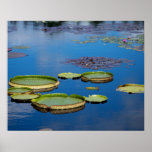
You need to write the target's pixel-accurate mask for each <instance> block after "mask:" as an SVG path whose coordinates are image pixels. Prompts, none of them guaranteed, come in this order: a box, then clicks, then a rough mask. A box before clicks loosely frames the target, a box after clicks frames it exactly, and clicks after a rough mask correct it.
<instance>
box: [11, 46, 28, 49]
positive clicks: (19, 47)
mask: <svg viewBox="0 0 152 152" xmlns="http://www.w3.org/2000/svg"><path fill="white" fill-rule="evenodd" d="M13 48H14V49H28V48H29V47H28V46H14V47H13Z"/></svg>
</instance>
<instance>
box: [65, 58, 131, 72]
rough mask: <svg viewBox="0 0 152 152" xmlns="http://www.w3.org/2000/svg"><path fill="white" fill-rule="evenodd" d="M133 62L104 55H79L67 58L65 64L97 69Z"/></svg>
mask: <svg viewBox="0 0 152 152" xmlns="http://www.w3.org/2000/svg"><path fill="white" fill-rule="evenodd" d="M130 62H133V61H131V60H128V59H115V58H106V57H81V58H79V59H68V60H67V61H65V62H64V63H65V64H69V63H71V64H73V65H76V66H79V67H81V68H88V69H93V70H98V69H111V68H113V67H119V66H121V64H123V63H125V64H128V63H130Z"/></svg>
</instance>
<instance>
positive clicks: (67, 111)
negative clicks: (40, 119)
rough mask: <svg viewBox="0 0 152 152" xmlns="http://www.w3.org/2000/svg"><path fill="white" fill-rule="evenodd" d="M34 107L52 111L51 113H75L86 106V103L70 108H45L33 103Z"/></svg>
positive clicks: (44, 111) (42, 110)
mask: <svg viewBox="0 0 152 152" xmlns="http://www.w3.org/2000/svg"><path fill="white" fill-rule="evenodd" d="M32 107H33V108H34V109H36V110H37V111H40V112H42V113H47V112H50V113H51V114H68V113H74V112H78V111H81V110H83V109H84V108H85V105H83V106H80V107H76V108H70V109H44V108H41V107H38V106H35V105H34V104H33V103H32Z"/></svg>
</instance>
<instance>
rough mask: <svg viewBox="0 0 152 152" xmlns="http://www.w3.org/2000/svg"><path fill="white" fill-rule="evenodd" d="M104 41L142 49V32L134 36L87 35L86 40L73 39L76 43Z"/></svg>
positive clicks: (119, 45)
mask: <svg viewBox="0 0 152 152" xmlns="http://www.w3.org/2000/svg"><path fill="white" fill-rule="evenodd" d="M100 40H101V41H102V42H104V45H106V43H115V44H118V47H121V48H125V49H132V50H136V51H144V34H140V35H136V36H135V37H131V36H129V37H118V36H100V35H94V36H90V37H87V39H86V40H83V41H80V40H73V41H74V42H75V43H78V44H87V43H95V42H97V41H100Z"/></svg>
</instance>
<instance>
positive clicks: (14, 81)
mask: <svg viewBox="0 0 152 152" xmlns="http://www.w3.org/2000/svg"><path fill="white" fill-rule="evenodd" d="M9 85H10V86H12V87H28V88H30V89H32V90H33V91H34V92H43V91H50V90H53V89H55V88H57V86H58V85H59V81H58V80H57V79H56V78H54V77H51V76H46V75H24V76H15V77H14V78H11V79H10V81H9Z"/></svg>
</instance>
